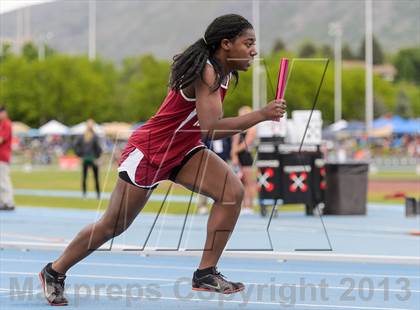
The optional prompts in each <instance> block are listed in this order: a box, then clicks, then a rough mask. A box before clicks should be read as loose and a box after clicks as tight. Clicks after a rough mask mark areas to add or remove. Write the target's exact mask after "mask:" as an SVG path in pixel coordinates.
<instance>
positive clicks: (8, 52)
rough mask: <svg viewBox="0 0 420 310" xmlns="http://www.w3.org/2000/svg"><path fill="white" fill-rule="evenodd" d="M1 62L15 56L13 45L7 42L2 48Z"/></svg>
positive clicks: (0, 51)
mask: <svg viewBox="0 0 420 310" xmlns="http://www.w3.org/2000/svg"><path fill="white" fill-rule="evenodd" d="M0 48H1V50H0V62H3V61H4V60H7V59H8V58H9V57H10V56H12V55H13V53H12V45H11V44H10V43H9V42H5V43H3V44H2V46H1V47H0Z"/></svg>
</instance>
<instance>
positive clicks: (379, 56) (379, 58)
mask: <svg viewBox="0 0 420 310" xmlns="http://www.w3.org/2000/svg"><path fill="white" fill-rule="evenodd" d="M365 41H366V40H365V39H364V38H363V40H362V43H361V45H360V50H359V59H361V60H364V59H365ZM384 60H385V55H384V52H383V51H382V47H381V45H380V44H379V41H378V40H376V38H375V36H373V64H374V65H380V64H383V63H384Z"/></svg>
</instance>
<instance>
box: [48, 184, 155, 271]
mask: <svg viewBox="0 0 420 310" xmlns="http://www.w3.org/2000/svg"><path fill="white" fill-rule="evenodd" d="M151 193H152V190H146V189H141V188H139V187H136V186H134V185H131V184H129V183H127V182H125V181H123V180H121V179H120V178H118V180H117V184H116V186H115V189H114V191H113V192H112V195H111V199H110V202H109V205H108V208H107V210H106V211H105V213H104V215H103V216H102V218H101V219H99V221H97V222H96V223H94V224H91V225H89V226H87V227H85V228H84V229H83V230H81V231H80V232H79V234H78V235H77V236H76V237H75V238H74V239H73V241H72V242H71V243H70V244H69V245H68V246H67V248H66V249H65V250H64V252H63V254H62V255H61V256H60V258H58V259H57V260H56V261H55V262H54V263H53V265H52V268H53V269H54V270H55V271H57V272H60V273H66V271H67V270H68V269H70V267H72V266H73V265H75V264H76V263H77V262H79V261H80V260H82V259H83V258H84V257H86V256H88V255H89V254H90V253H92V252H93V251H94V250H96V249H97V248H99V247H100V246H101V245H102V244H104V243H105V242H107V241H108V240H110V239H111V238H113V237H115V236H118V235H119V234H121V233H122V232H123V231H125V230H126V229H127V228H128V226H130V224H131V223H132V222H133V220H134V219H135V218H136V216H137V214H138V213H139V212H140V211H141V209H142V208H143V207H144V205H145V204H146V202H147V199H148V198H149V196H150V194H151Z"/></svg>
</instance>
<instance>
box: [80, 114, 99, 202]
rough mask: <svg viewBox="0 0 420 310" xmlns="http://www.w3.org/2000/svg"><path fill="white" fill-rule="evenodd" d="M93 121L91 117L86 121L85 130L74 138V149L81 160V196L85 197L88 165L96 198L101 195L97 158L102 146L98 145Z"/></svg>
mask: <svg viewBox="0 0 420 310" xmlns="http://www.w3.org/2000/svg"><path fill="white" fill-rule="evenodd" d="M94 125H95V122H94V121H93V120H92V119H89V120H87V121H86V130H85V133H84V134H83V136H81V137H79V138H78V139H77V140H76V143H75V145H74V151H75V153H76V155H77V156H79V157H80V158H81V160H82V191H83V197H84V198H86V179H87V174H88V169H89V167H91V168H92V171H93V176H94V178H95V188H96V195H97V197H98V199H100V197H101V191H100V189H99V167H98V159H99V157H100V156H101V154H102V148H101V146H100V145H99V138H98V136H97V135H96V134H95V131H94V129H93V128H94Z"/></svg>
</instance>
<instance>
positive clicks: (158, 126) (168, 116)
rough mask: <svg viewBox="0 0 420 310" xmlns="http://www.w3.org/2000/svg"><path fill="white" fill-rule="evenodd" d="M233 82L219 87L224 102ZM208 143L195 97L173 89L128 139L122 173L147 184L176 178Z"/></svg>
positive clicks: (144, 184) (123, 154) (129, 179)
mask: <svg viewBox="0 0 420 310" xmlns="http://www.w3.org/2000/svg"><path fill="white" fill-rule="evenodd" d="M228 85H229V79H228V81H227V83H226V85H221V87H220V88H219V89H218V90H217V91H218V92H219V93H220V98H221V100H222V102H223V99H224V98H225V95H226V91H227V88H228ZM203 147H205V145H204V144H203V142H202V141H201V131H200V124H199V123H198V118H197V111H196V108H195V99H194V98H187V97H186V96H185V94H184V93H183V92H182V90H180V91H175V90H171V91H170V92H169V93H168V95H167V96H166V98H165V100H164V101H163V103H162V105H161V107H160V108H159V111H158V112H157V113H156V114H155V115H154V116H153V117H152V118H151V119H150V120H149V121H147V122H146V123H145V124H144V125H143V126H142V127H140V128H138V129H137V130H135V131H134V132H133V134H132V135H131V136H130V138H129V139H128V143H127V146H126V147H125V149H124V151H123V153H122V155H121V158H120V162H119V167H118V171H119V173H120V176H121V177H122V178H124V179H126V180H128V181H129V182H131V183H133V184H135V185H137V186H140V187H145V188H151V187H154V186H156V184H158V183H159V182H160V181H163V180H168V179H174V178H175V176H174V174H175V175H176V171H177V170H179V169H180V167H181V166H182V162H183V160H184V159H185V158H188V157H189V156H192V154H194V152H196V151H198V150H199V149H200V148H203Z"/></svg>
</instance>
